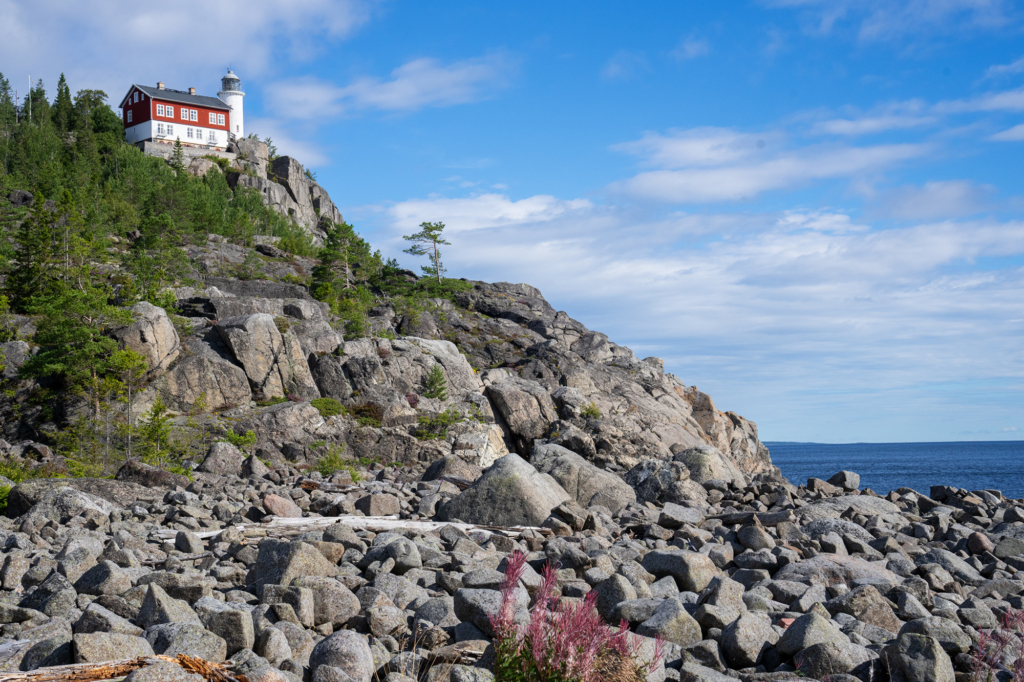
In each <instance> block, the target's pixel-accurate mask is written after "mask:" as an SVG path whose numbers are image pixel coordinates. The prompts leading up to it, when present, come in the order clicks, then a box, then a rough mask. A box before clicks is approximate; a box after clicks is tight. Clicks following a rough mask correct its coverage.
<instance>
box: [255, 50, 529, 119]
mask: <svg viewBox="0 0 1024 682" xmlns="http://www.w3.org/2000/svg"><path fill="white" fill-rule="evenodd" d="M514 69H515V62H514V60H512V59H510V58H509V57H508V56H507V55H504V54H491V55H487V56H483V57H477V58H473V59H465V60H462V61H458V62H453V63H451V64H442V63H441V62H439V61H438V60H436V59H429V58H420V59H414V60H412V61H409V62H406V63H405V64H402V65H401V66H399V67H398V68H396V69H394V70H393V71H392V72H391V77H390V78H388V79H386V80H382V79H379V78H372V77H369V76H364V77H361V78H357V79H355V80H354V81H352V82H351V83H350V84H349V85H347V86H344V87H342V86H338V85H335V84H333V83H330V82H327V81H322V80H318V79H315V78H304V79H298V80H293V81H283V82H280V83H274V84H272V85H271V86H270V88H268V93H269V94H270V95H271V99H270V102H269V104H270V106H271V108H272V109H273V110H274V111H275V112H277V114H278V115H279V116H282V117H291V118H322V117H323V116H337V115H339V114H342V113H344V112H346V111H354V110H363V109H376V110H379V111H412V110H415V109H421V108H423V107H444V106H451V105H455V104H465V103H467V102H474V101H477V100H480V99H484V98H486V97H489V96H490V95H491V94H493V92H494V91H495V90H497V89H499V88H502V87H505V86H506V85H507V84H508V78H509V77H510V75H511V73H512V72H513V71H514Z"/></svg>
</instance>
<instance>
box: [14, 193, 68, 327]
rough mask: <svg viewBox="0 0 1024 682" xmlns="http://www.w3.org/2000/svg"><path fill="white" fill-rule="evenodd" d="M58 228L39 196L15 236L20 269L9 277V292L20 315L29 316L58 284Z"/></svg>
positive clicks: (16, 256)
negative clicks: (55, 248)
mask: <svg viewBox="0 0 1024 682" xmlns="http://www.w3.org/2000/svg"><path fill="white" fill-rule="evenodd" d="M54 227H55V226H54V220H53V214H52V213H51V212H50V211H49V210H48V209H47V208H46V197H44V196H43V195H42V194H41V193H40V194H37V195H36V199H35V203H34V204H33V205H32V210H31V212H30V213H29V215H28V217H27V218H26V219H25V220H23V221H22V222H21V225H20V226H19V227H18V231H17V233H15V235H14V260H15V261H16V262H17V267H15V268H14V269H13V270H12V271H11V273H10V275H9V276H8V278H7V282H6V288H7V291H8V293H9V295H10V297H11V307H12V308H13V309H14V310H15V311H16V312H19V313H24V312H27V311H28V310H29V309H30V308H31V307H32V305H33V302H34V301H36V300H37V299H38V298H39V297H41V296H43V295H44V294H45V293H47V291H48V290H49V288H50V285H51V283H52V282H53V280H54V275H55V266H56V265H57V263H56V253H55V250H54V245H55V244H54V241H55V240H54Z"/></svg>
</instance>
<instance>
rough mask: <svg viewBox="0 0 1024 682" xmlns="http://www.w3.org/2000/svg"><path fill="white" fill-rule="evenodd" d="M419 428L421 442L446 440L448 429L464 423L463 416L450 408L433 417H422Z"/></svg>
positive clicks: (417, 435) (417, 432) (418, 435)
mask: <svg viewBox="0 0 1024 682" xmlns="http://www.w3.org/2000/svg"><path fill="white" fill-rule="evenodd" d="M417 421H418V422H419V428H417V429H416V434H415V435H416V437H417V438H419V439H420V440H444V439H445V438H447V437H448V427H450V426H453V425H454V424H457V423H459V422H460V421H462V415H461V414H459V412H458V411H457V410H456V409H455V408H454V407H450V408H448V409H447V410H445V411H444V412H441V413H440V414H437V415H435V416H433V417H428V416H426V415H423V416H421V417H420V418H419V419H418V420H417Z"/></svg>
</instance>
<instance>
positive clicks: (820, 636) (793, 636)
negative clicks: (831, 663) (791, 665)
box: [776, 612, 849, 656]
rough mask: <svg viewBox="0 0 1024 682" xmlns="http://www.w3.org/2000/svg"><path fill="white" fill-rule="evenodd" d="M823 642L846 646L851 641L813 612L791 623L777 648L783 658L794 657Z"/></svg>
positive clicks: (830, 623)
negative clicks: (799, 652) (803, 650)
mask: <svg viewBox="0 0 1024 682" xmlns="http://www.w3.org/2000/svg"><path fill="white" fill-rule="evenodd" d="M823 642H836V643H838V644H845V643H848V642H849V639H847V637H846V635H844V634H843V633H842V632H840V631H839V630H838V629H837V628H836V627H835V626H834V625H833V624H832V622H831V621H830V620H828V619H827V618H824V617H822V616H821V615H820V614H818V613H813V612H812V613H807V614H804V615H803V616H800V617H799V618H797V619H796V620H794V621H793V622H792V623H790V624H789V627H788V628H786V631H785V632H784V633H783V634H782V637H781V638H780V639H779V641H778V644H777V645H776V646H777V648H778V650H779V653H781V654H782V655H783V656H792V655H794V654H796V653H797V652H798V651H801V650H802V649H806V648H807V647H809V646H813V645H815V644H821V643H823Z"/></svg>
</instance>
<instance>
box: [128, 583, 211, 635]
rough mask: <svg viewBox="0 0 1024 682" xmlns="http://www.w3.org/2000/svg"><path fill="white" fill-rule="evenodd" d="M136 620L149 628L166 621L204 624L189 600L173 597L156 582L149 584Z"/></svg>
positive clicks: (143, 626) (141, 625)
mask: <svg viewBox="0 0 1024 682" xmlns="http://www.w3.org/2000/svg"><path fill="white" fill-rule="evenodd" d="M135 620H136V622H137V623H138V624H139V626H140V627H142V628H147V629H148V628H150V627H152V626H154V625H162V624H164V623H193V624H195V625H201V624H202V623H201V622H200V620H199V616H197V615H196V612H195V611H193V610H192V609H191V608H190V607H189V605H188V602H185V601H182V600H181V599H175V598H173V597H171V596H170V595H168V594H167V592H165V591H164V589H163V588H162V587H160V586H159V585H157V584H155V583H150V584H149V587H148V588H147V590H146V596H145V597H143V599H142V606H141V608H140V609H139V615H138V617H137V618H136V619H135Z"/></svg>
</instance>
